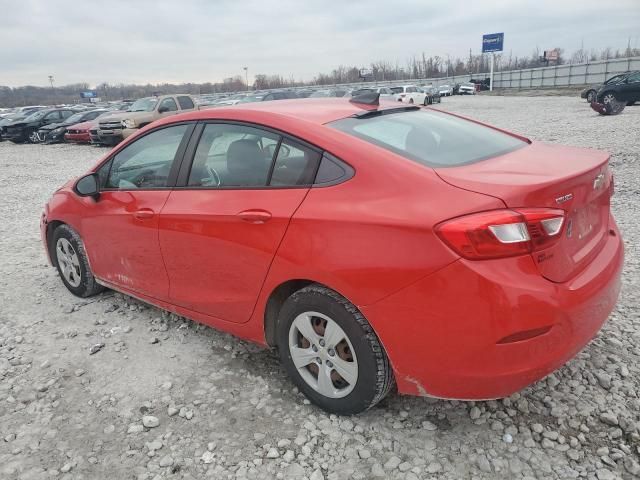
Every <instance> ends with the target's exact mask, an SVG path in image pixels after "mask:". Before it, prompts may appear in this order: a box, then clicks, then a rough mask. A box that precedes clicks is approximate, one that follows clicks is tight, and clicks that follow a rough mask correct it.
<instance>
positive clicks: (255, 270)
mask: <svg viewBox="0 0 640 480" xmlns="http://www.w3.org/2000/svg"><path fill="white" fill-rule="evenodd" d="M194 136H195V135H194ZM278 152H279V153H278ZM319 156H320V155H319V153H318V152H315V151H313V150H312V149H310V148H307V147H306V146H302V145H299V144H297V143H295V142H291V141H286V140H285V141H282V143H281V144H280V137H279V136H278V135H276V134H272V133H271V132H266V131H264V130H261V129H257V128H253V127H247V126H241V125H230V124H223V123H217V124H208V125H206V127H205V128H204V131H203V133H202V136H201V138H200V143H199V145H198V148H197V150H196V153H195V156H194V161H193V166H192V167H191V169H190V175H189V179H188V181H186V182H185V185H184V186H183V187H182V188H179V187H178V188H176V189H175V190H174V191H172V192H171V194H170V195H169V198H168V200H167V203H166V204H165V206H164V208H163V210H162V213H161V216H160V226H159V229H160V247H161V250H162V253H163V256H164V259H165V264H166V267H167V272H168V274H169V279H170V285H171V286H170V298H171V302H172V303H174V304H177V305H180V306H183V307H186V308H189V309H191V310H194V311H197V312H200V313H205V314H207V315H211V316H214V317H217V318H220V319H223V320H227V321H232V322H239V323H241V322H246V321H247V320H249V318H250V316H251V313H252V312H253V308H254V306H255V303H256V300H257V298H258V295H259V293H260V289H261V288H262V284H263V282H264V280H265V278H266V275H267V273H268V270H269V266H270V265H271V261H272V260H273V257H274V256H275V254H276V251H277V249H278V246H279V245H280V242H281V241H282V238H283V236H284V234H285V232H286V230H287V227H288V225H289V221H290V219H291V216H292V215H293V214H294V212H295V211H296V209H297V208H298V206H299V205H300V204H301V203H302V201H303V200H304V197H305V196H306V194H307V192H308V190H309V183H311V180H310V176H309V172H315V165H317V161H318V160H319ZM274 157H275V158H276V160H275V162H274V161H273V158H274ZM272 164H274V165H272ZM279 187H287V188H279Z"/></svg>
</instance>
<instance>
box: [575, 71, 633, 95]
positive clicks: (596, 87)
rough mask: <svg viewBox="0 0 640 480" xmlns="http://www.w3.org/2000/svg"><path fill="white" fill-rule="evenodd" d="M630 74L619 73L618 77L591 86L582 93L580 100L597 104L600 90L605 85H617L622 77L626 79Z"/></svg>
mask: <svg viewBox="0 0 640 480" xmlns="http://www.w3.org/2000/svg"><path fill="white" fill-rule="evenodd" d="M629 73H630V72H624V73H619V74H618V75H614V76H613V77H611V78H610V79H608V80H607V81H605V82H604V83H596V84H593V85H589V86H588V87H586V88H585V89H584V90H582V92H580V98H585V99H586V100H587V102H589V103H591V102H595V101H596V95H597V94H598V90H600V88H602V86H603V85H609V84H610V83H615V82H617V81H618V80H620V79H621V78H622V77H625V76H626V75H628V74H629Z"/></svg>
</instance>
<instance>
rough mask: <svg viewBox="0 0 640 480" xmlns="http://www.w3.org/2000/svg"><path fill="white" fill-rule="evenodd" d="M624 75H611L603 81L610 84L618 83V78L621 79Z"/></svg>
mask: <svg viewBox="0 0 640 480" xmlns="http://www.w3.org/2000/svg"><path fill="white" fill-rule="evenodd" d="M624 77H625V76H624V75H616V76H614V77H611V78H610V79H609V80H607V81H606V82H604V84H605V85H611V84H612V83H618V82H619V81H620V80H622V79H623V78H624Z"/></svg>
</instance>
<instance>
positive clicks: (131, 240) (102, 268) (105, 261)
mask: <svg viewBox="0 0 640 480" xmlns="http://www.w3.org/2000/svg"><path fill="white" fill-rule="evenodd" d="M168 196H169V191H168V190H157V191H140V192H136V191H113V192H103V193H101V195H100V199H99V201H98V202H96V203H95V205H93V206H92V213H91V216H89V217H86V218H85V219H83V221H82V237H83V238H84V239H85V244H86V247H87V252H88V253H89V259H90V261H91V268H92V270H93V272H94V274H95V275H96V276H97V277H98V278H100V279H102V280H104V281H106V282H109V283H111V284H113V285H115V286H120V287H124V288H126V289H127V290H133V291H134V292H139V293H142V294H145V295H149V296H151V297H153V298H157V299H166V298H167V295H168V291H169V279H168V277H167V272H166V270H165V268H164V262H163V261H162V255H161V253H160V246H159V244H158V213H159V212H160V210H161V209H162V206H163V205H164V203H165V202H166V200H167V197H168Z"/></svg>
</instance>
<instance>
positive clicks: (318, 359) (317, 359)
mask: <svg viewBox="0 0 640 480" xmlns="http://www.w3.org/2000/svg"><path fill="white" fill-rule="evenodd" d="M316 362H317V363H319V364H320V365H322V359H321V358H320V357H316Z"/></svg>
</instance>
